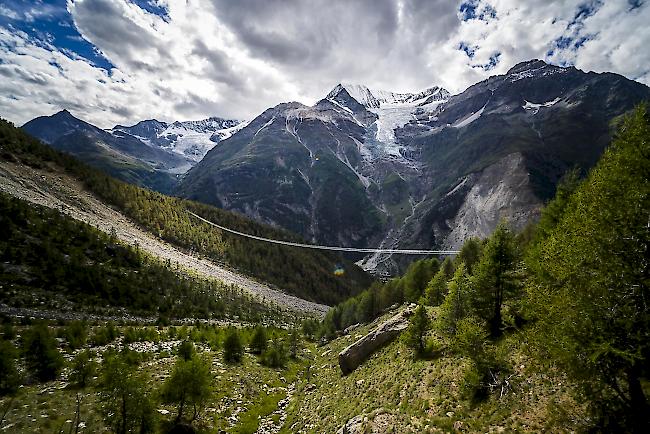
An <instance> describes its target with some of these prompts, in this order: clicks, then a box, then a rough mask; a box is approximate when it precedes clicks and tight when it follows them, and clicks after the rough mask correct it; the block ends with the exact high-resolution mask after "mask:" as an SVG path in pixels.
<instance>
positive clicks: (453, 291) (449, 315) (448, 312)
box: [438, 263, 471, 336]
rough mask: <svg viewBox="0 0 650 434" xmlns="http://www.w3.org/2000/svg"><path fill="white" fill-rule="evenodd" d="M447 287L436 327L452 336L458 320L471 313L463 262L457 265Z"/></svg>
mask: <svg viewBox="0 0 650 434" xmlns="http://www.w3.org/2000/svg"><path fill="white" fill-rule="evenodd" d="M447 287H448V289H449V290H448V292H447V295H446V296H445V301H444V302H443V303H442V305H441V306H440V310H439V313H438V328H439V329H440V330H441V331H442V332H443V333H446V334H448V335H452V336H453V335H455V334H456V327H457V324H458V322H459V321H460V320H462V319H463V318H465V317H466V316H468V315H469V314H470V313H471V305H470V298H469V297H470V290H471V289H470V281H469V275H468V274H467V269H466V268H465V264H463V263H461V264H460V265H458V267H457V268H456V271H455V272H454V277H453V278H452V279H451V281H450V282H449V284H448V285H447Z"/></svg>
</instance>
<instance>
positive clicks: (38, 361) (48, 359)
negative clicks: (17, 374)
mask: <svg viewBox="0 0 650 434" xmlns="http://www.w3.org/2000/svg"><path fill="white" fill-rule="evenodd" d="M23 351H24V354H25V361H26V364H27V368H28V369H29V370H30V371H31V372H32V373H33V374H34V375H35V376H36V378H37V379H38V380H39V381H49V380H54V379H55V378H56V376H57V375H58V374H59V372H61V368H62V367H63V356H61V353H60V352H59V350H58V349H57V344H56V340H55V339H54V337H52V335H51V334H50V330H49V329H48V327H47V326H46V325H45V324H43V323H40V324H36V325H34V326H32V327H31V328H30V329H29V330H27V332H26V333H25V336H24V338H23Z"/></svg>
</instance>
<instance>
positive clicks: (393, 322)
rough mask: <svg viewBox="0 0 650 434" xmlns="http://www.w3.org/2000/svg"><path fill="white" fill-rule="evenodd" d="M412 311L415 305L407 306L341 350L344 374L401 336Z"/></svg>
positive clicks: (340, 364)
mask: <svg viewBox="0 0 650 434" xmlns="http://www.w3.org/2000/svg"><path fill="white" fill-rule="evenodd" d="M412 313H413V307H412V306H409V307H407V308H406V309H404V310H403V311H401V312H400V313H398V314H397V315H395V316H394V317H392V318H390V319H388V320H387V321H384V322H383V323H381V324H380V325H379V326H377V328H375V329H374V330H373V331H371V332H370V333H368V334H367V335H365V336H363V337H362V338H360V339H359V340H357V341H356V342H354V343H353V344H352V345H349V346H348V347H346V348H345V349H344V350H343V351H341V352H340V353H339V366H340V368H341V372H343V375H347V374H349V373H350V372H352V371H354V370H355V369H356V368H357V367H358V366H359V365H361V363H363V361H364V360H366V359H367V358H368V357H369V356H370V355H371V354H372V353H373V352H375V351H377V350H378V349H379V348H381V347H382V346H384V345H386V344H387V343H388V342H390V341H392V340H393V339H395V338H396V337H397V336H399V335H400V333H402V331H404V330H405V329H406V328H407V327H408V317H409V316H410V315H411V314H412Z"/></svg>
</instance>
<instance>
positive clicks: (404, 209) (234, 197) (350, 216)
mask: <svg viewBox="0 0 650 434" xmlns="http://www.w3.org/2000/svg"><path fill="white" fill-rule="evenodd" d="M647 98H650V89H649V88H648V87H647V86H645V85H643V84H640V83H636V82H634V81H631V80H628V79H626V78H625V77H622V76H619V75H616V74H611V73H603V74H597V73H586V72H582V71H580V70H577V69H575V68H562V67H558V66H553V65H549V64H546V63H544V62H542V61H539V60H532V61H528V62H522V63H520V64H518V65H515V66H514V67H512V68H511V69H510V70H509V71H508V72H507V73H506V74H503V75H497V76H492V77H490V78H488V79H486V80H484V81H481V82H479V83H476V84H474V85H472V86H470V87H469V88H467V89H466V90H465V91H464V92H462V93H460V94H458V95H453V96H450V95H449V93H448V92H447V91H445V90H444V89H441V88H439V87H432V88H430V89H427V90H425V91H423V92H417V93H395V92H387V91H378V90H374V89H369V88H368V87H366V86H361V85H343V84H341V85H337V86H336V87H334V89H332V90H331V91H330V92H329V93H328V94H327V95H326V96H325V98H323V99H321V100H320V101H318V102H317V103H316V104H314V105H313V106H305V105H302V104H299V103H285V104H280V105H278V106H276V107H273V108H270V109H268V110H266V111H264V112H263V113H262V114H260V115H259V116H258V117H256V118H255V119H253V120H252V121H251V122H250V123H249V124H248V125H247V126H246V127H244V128H242V130H241V131H239V132H238V133H237V134H234V135H233V136H232V137H231V138H230V139H228V140H226V141H224V142H223V143H222V144H220V145H219V146H218V147H216V148H214V149H213V150H212V151H210V152H208V154H207V155H206V156H205V158H204V159H203V160H201V162H199V163H198V164H197V165H196V166H194V167H193V168H192V169H191V170H190V171H189V172H188V173H187V174H186V175H185V176H184V177H183V178H182V180H181V181H180V184H179V187H178V189H177V190H176V193H177V194H178V195H180V196H182V197H186V198H189V199H194V200H198V201H202V202H206V203H210V204H214V205H217V206H219V207H222V208H225V209H230V210H236V211H238V212H241V213H243V214H246V215H248V216H250V217H252V218H254V219H257V220H259V221H263V222H266V223H271V224H275V225H278V226H281V227H284V228H287V229H290V230H292V231H295V232H298V233H301V234H302V235H303V236H305V237H306V238H308V239H310V240H313V241H317V242H319V244H332V245H343V246H356V247H370V246H373V247H374V246H380V247H383V248H430V247H434V246H435V247H446V248H454V249H455V248H458V247H459V246H460V245H461V243H462V241H463V240H464V239H466V238H467V237H470V236H478V237H485V236H487V235H488V234H489V233H490V232H491V231H492V230H493V229H494V227H495V226H496V224H497V223H498V222H499V220H500V219H502V218H506V219H508V220H509V221H510V222H511V224H513V225H514V226H516V227H523V226H524V225H525V224H526V222H528V221H529V220H530V219H531V218H534V217H535V216H536V215H538V213H539V209H540V208H541V206H542V204H543V203H544V201H545V200H548V199H549V198H550V197H552V195H553V193H554V189H555V185H556V183H557V181H558V179H559V178H560V177H561V176H562V174H563V173H564V172H565V171H566V170H567V168H570V167H574V166H578V167H581V168H585V169H587V168H589V167H591V166H593V164H595V162H596V161H597V159H598V157H599V155H600V153H601V152H602V150H603V148H604V147H605V146H606V145H607V144H608V143H609V141H610V135H609V134H610V129H609V125H610V122H611V120H612V119H615V118H616V117H617V116H620V115H621V114H622V113H625V112H626V111H627V110H630V109H631V108H632V107H634V105H635V104H637V103H639V102H640V101H642V100H644V99H647ZM359 259H361V258H359ZM398 261H400V259H399V258H397V257H391V256H390V255H384V254H377V255H369V256H367V257H366V258H364V260H363V262H362V263H361V265H362V266H363V268H365V269H367V270H374V271H375V272H382V271H385V270H392V272H395V271H396V270H397V268H398V267H399V266H403V265H404V263H402V262H398Z"/></svg>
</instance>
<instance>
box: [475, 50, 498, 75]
mask: <svg viewBox="0 0 650 434" xmlns="http://www.w3.org/2000/svg"><path fill="white" fill-rule="evenodd" d="M500 58H501V52H499V51H497V52H496V53H494V54H493V55H491V56H490V59H489V60H488V62H487V63H484V64H482V65H479V64H477V65H472V68H480V69H482V70H483V71H490V70H491V69H494V68H495V67H496V66H497V65H498V64H499V60H500Z"/></svg>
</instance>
